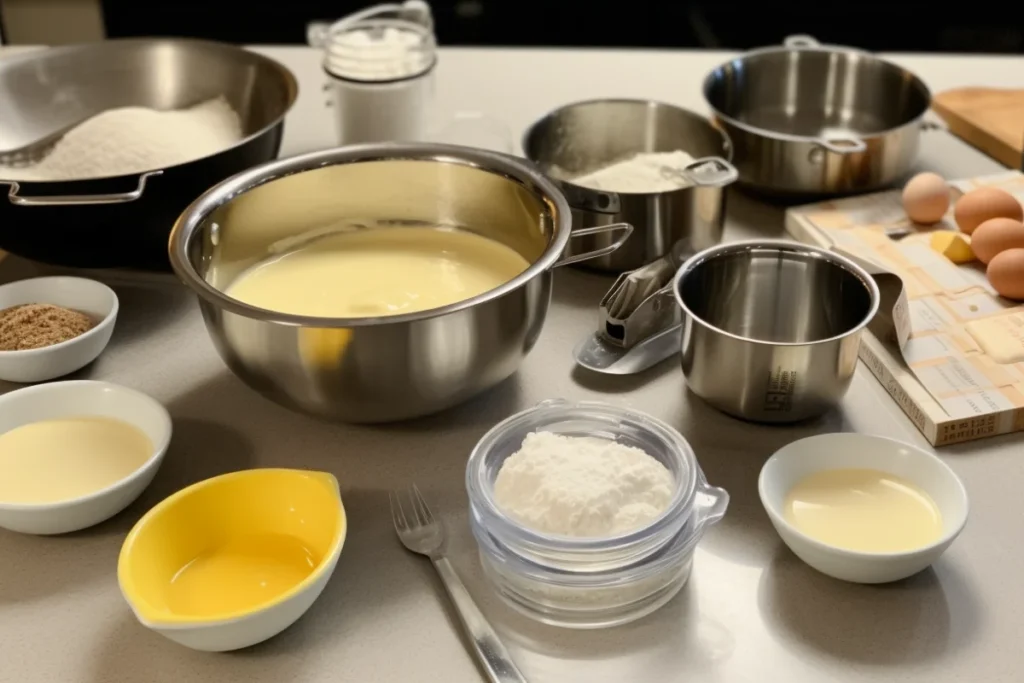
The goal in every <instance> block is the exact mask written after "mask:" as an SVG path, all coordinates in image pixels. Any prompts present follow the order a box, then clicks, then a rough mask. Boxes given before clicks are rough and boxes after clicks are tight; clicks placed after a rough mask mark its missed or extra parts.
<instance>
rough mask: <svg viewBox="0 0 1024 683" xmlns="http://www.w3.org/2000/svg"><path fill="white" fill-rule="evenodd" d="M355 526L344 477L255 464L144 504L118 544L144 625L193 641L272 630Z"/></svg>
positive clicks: (243, 640)
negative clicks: (345, 503)
mask: <svg viewBox="0 0 1024 683" xmlns="http://www.w3.org/2000/svg"><path fill="white" fill-rule="evenodd" d="M347 528H348V524H347V520H346V517H345V509H344V507H343V505H342V502H341V494H340V492H339V490H338V480H337V479H335V478H334V477H333V476H332V475H330V474H327V473H324V472H309V471H305V470H289V469H255V470H245V471H241V472H233V473H231V474H225V475H222V476H219V477H214V478H212V479H207V480H205V481H201V482H199V483H197V484H193V485H192V486H189V487H188V488H185V489H182V490H181V491H178V492H177V493H175V494H173V495H171V496H170V497H168V498H166V499H165V500H163V501H162V502H160V503H159V504H157V505H156V506H155V507H154V508H153V509H152V510H150V511H149V512H147V513H146V514H145V515H144V516H143V517H142V519H140V520H139V521H138V523H137V524H136V525H135V527H134V528H133V529H132V530H131V532H129V534H128V537H127V538H126V539H125V542H124V545H123V546H122V548H121V555H120V557H119V558H118V564H117V579H118V583H119V584H120V586H121V593H122V595H124V597H125V600H127V601H128V604H129V605H130V606H131V608H132V611H133V612H134V613H135V616H136V617H137V618H138V620H139V621H140V622H141V623H142V624H143V625H144V626H146V627H147V628H150V629H152V630H154V631H156V632H158V633H161V634H163V635H165V636H167V637H168V638H170V639H171V640H173V641H175V642H178V643H181V644H182V645H185V646H187V647H190V648H193V649H196V650H207V651H213V652H222V651H226V650H236V649H238V648H243V647H248V646H250V645H255V644H256V643H259V642H262V641H264V640H266V639H268V638H271V637H273V636H275V635H277V634H278V633H280V632H281V631H283V630H284V629H286V628H288V627H289V626H291V625H292V624H293V623H294V622H295V621H296V620H297V619H298V618H299V617H301V616H302V615H303V614H304V613H305V612H306V610H307V609H309V606H310V605H312V604H313V601H314V600H316V598H317V596H319V595H320V593H321V591H323V589H324V586H325V585H326V584H327V581H328V579H330V578H331V574H332V573H333V572H334V568H335V566H336V565H337V563H338V557H339V555H340V554H341V548H342V546H343V545H344V543H345V534H346V531H347Z"/></svg>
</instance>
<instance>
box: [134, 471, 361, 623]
mask: <svg viewBox="0 0 1024 683" xmlns="http://www.w3.org/2000/svg"><path fill="white" fill-rule="evenodd" d="M267 473H276V474H282V475H286V476H302V477H305V478H312V479H319V480H321V481H324V482H326V483H328V484H330V485H331V486H332V488H333V491H334V493H335V494H336V496H337V501H338V520H337V521H338V525H337V528H336V529H335V531H334V537H333V538H332V539H331V545H330V548H329V552H328V553H327V554H325V555H324V556H323V557H322V558H320V561H319V562H318V563H317V565H316V567H314V568H313V571H311V572H310V573H309V574H308V575H307V576H306V577H305V578H303V579H302V580H301V581H299V582H298V583H296V584H295V585H293V586H292V587H291V588H289V589H288V590H286V591H284V592H283V593H281V594H279V595H278V596H276V597H274V598H273V599H271V600H268V601H266V602H263V603H260V604H258V605H255V606H252V607H249V608H248V609H241V610H235V611H234V612H225V613H223V614H214V615H208V616H199V615H179V614H174V613H170V612H168V613H166V614H164V615H163V616H162V618H159V619H152V618H150V617H149V616H146V615H145V614H143V612H141V611H140V610H139V609H138V608H137V602H138V600H137V599H138V598H143V597H144V596H142V595H141V593H140V592H139V590H138V587H137V586H136V585H135V582H134V580H133V579H132V578H131V577H130V576H129V575H128V573H127V567H126V563H127V562H128V559H129V557H130V556H131V555H132V551H133V549H134V546H135V543H136V541H137V540H138V538H139V536H140V535H141V534H142V533H143V531H145V530H146V528H147V527H148V526H149V524H150V523H151V522H152V520H153V519H154V518H156V517H157V516H159V515H161V514H163V513H164V512H165V511H166V510H168V509H170V508H171V507H173V506H174V505H175V504H176V503H177V502H178V501H180V500H182V499H184V498H187V497H188V496H191V495H193V494H195V493H196V491H199V490H202V489H205V488H209V487H210V486H215V485H216V484H218V483H220V482H223V481H228V480H231V479H244V478H248V477H252V476H260V475H265V474H267ZM347 537H348V513H347V511H346V510H345V502H344V500H343V499H342V497H341V490H340V486H339V484H338V479H337V477H335V476H334V475H333V474H331V473H329V472H323V471H316V470H304V469H295V468H287V467H255V468H251V469H246V470H237V471H235V472H227V473H225V474H219V475H217V476H214V477H209V478H207V479H202V480H200V481H197V482H195V483H193V484H190V485H188V486H186V487H185V488H182V489H179V490H177V491H175V492H174V493H172V494H170V495H169V496H167V497H166V498H164V499H163V500H161V501H160V502H159V503H157V504H156V505H154V506H153V507H151V508H150V509H149V510H147V511H146V513H145V514H144V515H142V517H140V518H139V520H138V521H137V522H135V524H134V525H133V526H132V528H131V530H130V531H129V532H128V535H127V536H125V539H124V542H123V543H122V544H121V550H120V551H119V552H118V556H117V584H118V588H119V589H120V591H121V595H122V596H123V597H124V599H125V601H126V602H127V603H128V605H129V606H130V607H131V609H132V612H134V613H135V616H136V618H137V619H138V620H139V621H140V622H141V623H142V624H143V625H144V626H146V627H147V628H151V629H154V630H162V631H169V630H175V631H180V630H187V629H192V628H205V627H209V626H221V625H226V624H232V623H237V622H239V621H242V620H244V619H247V618H250V617H254V616H257V615H259V614H262V613H264V612H266V611H267V610H270V609H272V608H274V607H277V606H278V605H281V604H283V603H285V602H288V601H290V600H292V599H293V598H295V597H296V596H298V595H301V594H302V593H305V592H306V591H307V590H309V588H310V587H312V586H313V585H315V584H316V582H317V581H319V580H320V579H321V578H322V577H323V576H324V575H325V574H326V575H327V576H330V574H331V573H333V571H334V567H335V565H336V564H337V559H338V557H339V556H340V555H341V551H342V548H343V547H344V546H345V540H346V538H347ZM133 596H134V597H133ZM143 602H148V601H144V600H143Z"/></svg>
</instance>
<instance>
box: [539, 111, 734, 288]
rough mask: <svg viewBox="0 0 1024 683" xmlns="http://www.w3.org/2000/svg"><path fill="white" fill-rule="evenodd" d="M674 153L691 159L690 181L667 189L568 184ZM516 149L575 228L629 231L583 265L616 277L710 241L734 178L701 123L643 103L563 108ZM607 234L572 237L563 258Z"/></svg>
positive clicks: (713, 135) (723, 150)
mask: <svg viewBox="0 0 1024 683" xmlns="http://www.w3.org/2000/svg"><path fill="white" fill-rule="evenodd" d="M676 150H682V151H685V152H688V153H689V154H690V155H691V156H693V157H695V158H697V159H698V160H699V163H695V164H694V165H693V171H694V172H693V173H692V174H691V182H692V184H691V185H690V186H688V187H685V188H683V189H679V190H674V191H671V192H646V193H630V192H601V191H598V190H593V189H590V188H587V187H582V186H580V185H577V184H574V183H573V182H572V181H571V179H572V178H573V177H578V176H581V175H584V174H587V173H590V172H592V171H595V170H597V169H599V168H602V167H604V166H608V165H609V164H613V163H615V162H618V161H623V160H625V159H628V158H630V157H632V156H634V155H636V154H640V153H644V152H673V151H676ZM523 152H524V154H525V156H526V158H527V159H529V160H530V161H532V162H534V163H535V164H537V165H538V166H539V167H540V168H541V169H542V170H543V171H544V172H545V173H547V174H548V175H549V176H550V177H552V178H554V179H555V180H556V181H557V182H558V183H559V187H560V189H561V190H562V192H563V193H564V194H565V196H566V198H567V199H568V200H569V205H570V206H571V207H572V215H573V225H575V226H576V227H578V228H589V227H592V226H600V225H607V224H610V223H619V222H625V223H629V224H630V225H632V226H633V227H634V228H635V232H634V233H633V235H632V237H630V238H629V240H627V241H626V243H625V244H624V245H623V247H622V248H621V249H618V250H616V251H614V252H612V253H610V254H608V255H607V256H603V257H601V258H596V259H591V260H588V261H587V262H586V264H585V266H586V267H587V268H591V269H596V270H604V271H609V272H614V273H620V272H623V271H627V270H634V269H636V268H639V267H640V266H642V265H644V264H646V263H650V262H651V261H654V260H655V259H658V258H661V257H662V256H664V255H665V254H667V253H669V251H670V250H671V248H672V247H673V245H675V244H676V243H677V242H680V243H681V248H682V250H683V251H685V252H691V253H692V252H695V251H699V250H701V249H706V248H707V247H710V246H712V245H715V244H718V242H719V241H720V240H721V237H722V224H723V221H724V219H725V187H726V186H727V185H729V184H730V183H731V182H732V181H733V180H735V179H736V171H735V169H733V167H732V166H731V165H730V163H729V159H730V158H731V157H732V152H731V149H730V147H729V141H728V139H727V138H726V137H725V136H724V135H723V134H722V132H721V131H719V130H718V129H716V128H715V127H714V126H712V125H711V124H710V123H709V122H708V120H707V119H705V118H704V117H703V116H700V115H699V114H695V113H693V112H691V111H687V110H686V109H681V108H679V107H674V106H672V105H670V104H663V103H661V102H651V101H648V100H591V101H587V102H576V103H574V104H569V105H566V106H564V107H561V108H559V109H556V110H555V111H553V112H551V113H549V114H548V115H547V116H545V117H544V118H542V119H540V120H539V121H537V122H536V123H534V124H533V125H532V126H530V127H529V128H528V129H527V131H526V133H525V135H524V136H523ZM610 237H611V236H610V235H608V234H596V235H592V236H590V237H588V238H585V239H579V240H574V241H573V242H572V243H571V244H570V245H569V247H568V251H567V252H566V253H567V254H568V255H572V254H575V253H577V252H586V251H592V250H594V249H598V248H600V247H602V246H606V245H607V244H608V242H609V238H610Z"/></svg>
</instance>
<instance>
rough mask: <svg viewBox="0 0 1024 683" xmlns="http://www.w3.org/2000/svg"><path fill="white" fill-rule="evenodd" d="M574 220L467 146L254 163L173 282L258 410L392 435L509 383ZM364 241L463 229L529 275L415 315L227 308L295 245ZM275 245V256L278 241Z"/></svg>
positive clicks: (552, 196)
mask: <svg viewBox="0 0 1024 683" xmlns="http://www.w3.org/2000/svg"><path fill="white" fill-rule="evenodd" d="M570 222H571V217H570V214H569V207H568V205H567V204H566V202H565V199H564V198H563V197H562V195H561V194H560V193H559V192H558V190H557V188H556V187H555V186H554V185H553V184H552V183H551V182H550V181H549V180H547V179H546V178H545V177H544V176H543V175H542V174H540V173H538V172H536V171H534V170H533V169H532V168H530V167H529V166H528V165H527V164H525V163H522V162H521V161H518V160H516V159H514V158H512V157H509V156H506V155H502V154H496V153H492V152H485V151H482V150H474V149H468V148H463V147H454V146H447V145H432V144H379V145H365V146H355V147H344V148H340V149H333V150H327V151H323V152H314V153H310V154H305V155H301V156H297V157H292V158H290V159H284V160H280V161H276V162H271V163H268V164H264V165H262V166H259V167H256V168H253V169H251V170H249V171H247V172H245V173H242V174H240V175H237V176H235V177H234V178H231V179H229V180H227V181H225V182H223V183H221V184H220V185H218V186H216V187H214V188H213V189H211V190H210V191H208V192H207V193H206V194H204V195H203V196H202V197H200V198H199V199H198V200H196V202H195V203H193V204H192V206H191V207H189V209H188V210H187V211H186V212H185V213H184V214H183V215H182V216H181V218H180V219H179V220H178V222H177V224H176V225H175V227H174V230H173V232H172V234H171V243H170V257H171V264H172V266H173V267H174V270H175V272H176V273H177V274H178V276H179V277H181V279H182V280H184V282H185V283H186V284H187V285H188V286H189V287H190V288H191V289H192V290H194V291H195V292H196V294H198V296H199V302H200V308H201V310H202V312H203V317H204V319H205V321H206V326H207V330H208V331H209V333H210V336H211V337H212V339H213V342H214V344H215V346H216V347H217V350H218V351H219V352H220V354H221V356H222V357H223V358H224V360H225V361H226V362H227V364H228V366H229V367H230V368H231V369H232V370H233V371H234V372H235V374H237V375H238V376H239V377H240V378H241V379H242V380H243V381H245V382H246V383H247V384H249V385H250V386H251V387H253V388H254V389H256V390H257V391H259V392H260V393H262V394H264V395H265V396H267V397H269V398H271V399H273V400H275V401H278V402H279V403H282V404H284V405H286V406H289V407H291V408H294V409H296V410H299V411H301V412H304V413H308V414H311V415H316V416H321V417H326V418H330V419H336V420H341V421H346V422H388V421H394V420H401V419H407V418H412V417H417V416H421V415H426V414H429V413H433V412H436V411H439V410H442V409H444V408H448V407H450V406H453V405H455V404H457V403H460V402H462V401H464V400H466V399H468V398H470V397H471V396H473V395H475V394H478V393H479V392H481V391H483V390H485V389H488V388H490V387H492V386H494V385H495V384H497V383H499V382H501V381H502V380H504V379H505V378H507V377H509V376H510V375H512V374H513V373H514V372H515V371H516V370H517V369H518V367H519V365H520V363H521V362H522V360H523V358H524V357H525V356H526V354H527V353H528V352H529V351H530V349H531V348H532V347H533V345H534V343H535V342H536V341H537V337H538V335H539V334H540V331H541V327H542V326H543V324H544V318H545V316H546V314H547V309H548V304H549V303H550V299H551V287H552V274H551V269H552V268H554V267H556V266H559V265H562V264H564V263H568V262H572V261H575V260H576V259H583V258H590V257H593V256H600V255H602V254H606V253H609V252H610V251H612V250H614V249H615V248H617V246H618V245H619V244H620V243H621V242H622V241H623V240H624V239H626V238H627V237H628V236H629V233H630V232H631V230H632V229H631V228H630V227H629V226H622V225H618V226H607V227H602V228H600V230H602V231H605V230H614V231H617V232H619V233H620V238H619V239H618V240H617V241H616V242H613V243H611V244H609V245H607V246H606V247H605V248H603V249H601V250H599V251H597V252H596V253H592V254H580V255H577V256H575V257H573V258H562V257H561V256H562V252H563V251H564V250H565V247H566V244H567V243H568V241H569V240H570V238H571V237H572V235H571V234H570ZM339 223H358V224H359V226H360V229H367V230H388V229H391V228H394V227H395V226H398V227H401V228H403V229H407V228H409V227H420V228H423V229H431V228H434V227H436V226H438V225H441V226H447V227H452V228H460V229H463V230H468V231H471V232H475V233H477V234H478V235H481V236H483V237H486V238H489V239H491V240H495V241H497V242H500V243H501V244H503V245H505V246H506V247H509V248H511V249H512V250H514V251H516V252H517V253H518V254H519V255H521V256H522V257H523V258H524V259H526V261H527V262H528V263H529V264H530V265H529V267H528V268H527V269H526V270H525V271H524V272H522V273H521V274H519V275H518V276H516V277H514V278H513V279H512V280H510V281H508V282H506V283H505V284H503V285H501V286H499V287H497V288H495V289H492V290H490V291H487V292H484V293H483V294H480V295H478V296H475V297H472V298H470V299H467V300H465V301H460V302H457V303H454V304H451V305H447V306H443V307H441V308H435V309H431V310H427V311H422V312H415V313H406V314H400V315H391V316H387V317H376V318H368V317H364V318H322V317H310V316H301V315H293V314H287V313H279V312H274V311H269V310H266V309H262V308H256V307H254V306H251V305H248V304H245V303H242V302H240V301H238V300H236V299H233V298H232V297H230V296H228V295H227V294H225V291H226V290H227V289H228V288H229V287H230V286H231V284H232V282H234V281H235V280H236V279H237V278H238V277H239V275H240V274H242V273H243V272H245V271H246V269H248V268H250V267H252V266H253V265H255V264H257V263H260V262H261V261H263V260H265V259H266V257H267V256H268V254H269V253H270V252H271V251H272V249H275V248H277V247H279V246H280V245H281V244H282V243H287V240H289V239H290V238H295V237H296V236H302V235H308V234H310V231H314V232H315V231H318V230H324V229H325V228H327V229H329V227H330V226H332V225H338V224H339ZM282 240H284V241H285V242H282Z"/></svg>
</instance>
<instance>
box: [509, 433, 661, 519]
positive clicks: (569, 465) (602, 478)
mask: <svg viewBox="0 0 1024 683" xmlns="http://www.w3.org/2000/svg"><path fill="white" fill-rule="evenodd" d="M674 481H675V480H674V477H673V476H672V473H671V472H669V470H668V469H667V468H666V467H665V466H664V465H663V464H662V463H661V462H659V461H658V460H657V459H655V458H653V457H651V456H650V455H648V454H647V453H646V452H644V451H643V450H641V449H639V448H634V447H632V446H627V445H625V444H621V443H617V442H615V441H609V440H607V439H601V438H596V437H576V436H564V435H561V434H554V433H552V432H535V433H531V434H529V435H527V436H526V438H525V439H524V440H523V444H522V446H521V447H520V448H519V450H518V451H516V452H515V453H513V454H512V455H510V456H509V457H508V458H506V459H505V462H504V463H502V466H501V469H500V470H499V471H498V476H497V478H496V479H495V482H494V498H495V502H497V504H498V507H499V508H501V509H502V511H504V512H505V514H507V515H509V516H510V517H512V518H514V519H516V520H517V521H518V522H520V523H521V524H523V525H524V526H526V527H528V528H530V529H533V530H535V531H541V532H545V533H550V534H558V535H561V536H576V537H588V538H601V537H605V538H607V537H612V536H619V535H622V534H625V533H628V532H630V531H635V530H636V529H640V528H642V527H645V526H647V525H648V524H650V523H651V522H653V521H654V520H655V519H657V518H658V517H660V516H661V514H662V513H663V512H664V511H665V510H666V509H667V508H668V506H669V503H670V502H671V500H672V496H673V493H674V490H675V486H674Z"/></svg>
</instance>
